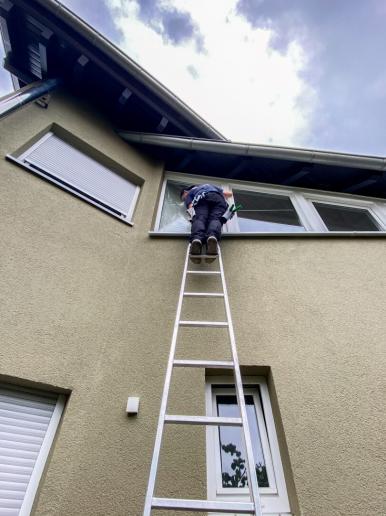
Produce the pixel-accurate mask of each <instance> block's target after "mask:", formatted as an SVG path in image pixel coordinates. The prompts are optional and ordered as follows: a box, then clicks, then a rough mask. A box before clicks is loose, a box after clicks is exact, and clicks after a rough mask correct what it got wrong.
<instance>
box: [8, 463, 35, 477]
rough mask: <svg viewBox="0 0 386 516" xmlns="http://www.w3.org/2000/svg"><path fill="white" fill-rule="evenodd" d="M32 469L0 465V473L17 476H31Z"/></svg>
mask: <svg viewBox="0 0 386 516" xmlns="http://www.w3.org/2000/svg"><path fill="white" fill-rule="evenodd" d="M32 470H33V467H29V468H26V467H23V466H10V465H8V464H0V473H16V474H18V475H31V473H32Z"/></svg>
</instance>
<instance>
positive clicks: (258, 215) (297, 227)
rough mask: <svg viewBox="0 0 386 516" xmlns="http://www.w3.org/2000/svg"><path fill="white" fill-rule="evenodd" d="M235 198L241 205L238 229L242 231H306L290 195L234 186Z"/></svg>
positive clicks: (238, 214) (238, 215)
mask: <svg viewBox="0 0 386 516" xmlns="http://www.w3.org/2000/svg"><path fill="white" fill-rule="evenodd" d="M233 198H234V201H235V203H236V204H240V205H241V208H240V210H239V211H238V212H237V223H238V229H239V231H241V232H251V231H256V232H260V231H262V232H267V231H272V232H280V233H281V232H283V233H297V232H301V231H306V229H305V227H304V226H303V224H302V223H301V222H300V219H299V216H298V214H297V213H296V210H295V208H294V205H293V204H292V202H291V199H290V197H289V196H288V195H276V194H272V193H267V192H248V191H247V190H237V189H235V188H234V189H233Z"/></svg>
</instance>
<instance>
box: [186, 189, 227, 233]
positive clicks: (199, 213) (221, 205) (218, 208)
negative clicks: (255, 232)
mask: <svg viewBox="0 0 386 516" xmlns="http://www.w3.org/2000/svg"><path fill="white" fill-rule="evenodd" d="M227 207H228V204H227V202H226V201H225V199H224V197H223V196H222V195H221V194H219V193H217V192H209V193H208V194H206V196H205V197H204V198H203V199H201V200H200V201H199V202H198V204H196V206H195V207H194V211H195V212H196V214H195V216H194V218H193V221H192V232H191V236H190V241H191V242H192V241H193V240H194V239H195V238H198V239H199V240H201V242H206V239H207V238H208V237H210V236H212V235H213V236H215V237H216V238H217V240H220V238H221V227H222V222H221V220H220V218H221V216H222V215H224V213H225V212H226V210H227Z"/></svg>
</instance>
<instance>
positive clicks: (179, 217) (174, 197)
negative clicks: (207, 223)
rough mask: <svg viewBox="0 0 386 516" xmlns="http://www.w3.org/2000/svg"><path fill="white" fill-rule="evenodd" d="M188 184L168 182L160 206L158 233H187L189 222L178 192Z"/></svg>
mask: <svg viewBox="0 0 386 516" xmlns="http://www.w3.org/2000/svg"><path fill="white" fill-rule="evenodd" d="M184 186H188V183H180V182H177V181H168V182H167V184H166V190H165V197H164V202H163V206H162V213H161V220H160V225H159V231H162V232H164V233H189V232H190V222H189V221H188V220H187V219H186V218H185V215H184V214H185V207H184V205H183V203H182V201H181V199H180V192H181V190H182V188H183V187H184Z"/></svg>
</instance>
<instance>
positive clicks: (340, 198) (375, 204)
mask: <svg viewBox="0 0 386 516" xmlns="http://www.w3.org/2000/svg"><path fill="white" fill-rule="evenodd" d="M168 181H176V182H184V183H187V184H194V183H205V182H210V183H213V184H216V185H218V186H221V187H222V188H223V189H224V190H228V191H231V192H233V189H237V190H245V191H249V192H261V193H267V194H271V195H286V196H288V197H289V199H290V201H291V203H292V205H293V207H294V209H295V211H296V213H297V215H298V217H299V221H300V223H301V224H302V226H303V227H304V229H305V231H299V232H290V231H289V232H285V231H283V232H263V231H256V232H242V231H240V230H239V227H238V222H237V213H236V214H235V216H234V217H233V219H231V220H230V221H229V222H228V223H227V224H225V225H224V226H223V234H224V235H225V236H227V235H228V236H242V235H245V236H248V235H250V236H285V237H288V236H293V237H295V238H296V237H303V236H307V235H308V236H312V235H315V236H319V235H320V236H344V235H347V236H351V235H358V236H384V235H385V234H386V200H383V199H379V198H369V197H362V196H361V197H359V196H353V195H351V194H340V195H337V194H335V193H330V192H320V193H319V192H315V191H313V190H309V189H302V188H297V187H293V188H288V187H283V186H281V185H269V184H265V183H264V184H262V183H252V182H248V181H237V180H233V181H232V180H229V179H227V178H217V177H215V178H214V177H210V176H203V175H188V174H181V173H177V172H170V171H166V172H165V176H164V180H163V183H162V187H161V192H160V197H159V203H158V208H157V213H156V217H155V223H154V231H152V232H151V234H153V235H157V236H158V235H162V234H164V235H167V236H172V235H175V236H186V235H188V234H189V232H165V233H163V232H162V230H160V221H161V214H162V209H163V205H164V199H165V192H166V186H167V182H168ZM229 202H231V203H232V202H234V198H233V196H232V197H231V198H230V199H229ZM313 202H322V203H326V204H331V205H336V206H342V207H352V208H361V209H366V210H368V212H369V214H370V215H371V217H372V218H373V219H374V220H375V223H376V224H377V225H378V227H379V231H356V230H353V231H329V230H328V228H327V226H326V225H325V223H324V222H323V219H322V218H321V216H320V215H319V213H318V211H317V209H316V208H315V206H314V205H313Z"/></svg>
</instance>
